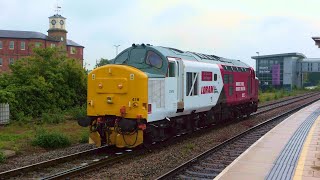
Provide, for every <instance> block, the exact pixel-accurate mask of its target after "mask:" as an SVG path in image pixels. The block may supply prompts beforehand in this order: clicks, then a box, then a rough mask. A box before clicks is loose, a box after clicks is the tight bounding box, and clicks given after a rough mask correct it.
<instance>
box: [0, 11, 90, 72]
mask: <svg viewBox="0 0 320 180" xmlns="http://www.w3.org/2000/svg"><path fill="white" fill-rule="evenodd" d="M65 20H66V18H64V17H63V16H61V15H59V14H55V15H53V16H51V17H49V30H48V35H45V34H43V33H40V32H33V31H14V30H0V73H1V72H5V71H8V70H9V64H12V63H14V61H15V60H17V59H20V58H22V57H25V56H29V55H30V54H32V49H33V48H34V47H42V48H48V47H59V48H61V49H62V50H63V51H65V52H66V53H67V57H69V58H74V59H77V60H79V63H80V64H81V65H83V48H84V47H83V46H82V45H80V44H77V43H76V42H74V41H72V40H70V39H67V33H68V32H67V30H66V29H65Z"/></svg>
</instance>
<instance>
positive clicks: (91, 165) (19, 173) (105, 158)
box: [0, 93, 319, 179]
mask: <svg viewBox="0 0 320 180" xmlns="http://www.w3.org/2000/svg"><path fill="white" fill-rule="evenodd" d="M317 94H319V93H314V94H308V95H303V96H299V97H295V98H290V99H287V100H284V101H279V102H278V104H279V103H280V104H281V105H279V106H285V105H288V104H291V103H293V102H297V101H299V100H301V99H305V98H306V97H313V96H316V95H317ZM284 102H286V103H284ZM269 106H274V107H273V108H267V109H265V110H263V111H259V114H261V113H263V112H266V111H271V110H272V109H275V108H277V107H279V106H276V104H275V103H272V104H270V105H269ZM275 106H276V107H275ZM263 107H264V108H265V107H268V106H263ZM254 115H257V114H254ZM216 128H219V126H218V127H216ZM206 129H209V128H206ZM202 132H203V131H202ZM202 132H201V131H197V132H195V133H193V134H192V136H195V135H197V134H200V135H201V133H202ZM185 137H188V135H185V136H181V137H179V138H180V139H184V138H185ZM179 138H175V140H173V141H175V142H176V141H179V140H178V139H179ZM169 144H170V142H169ZM158 146H159V145H158ZM101 152H103V153H102V155H100V156H98V157H94V158H89V160H88V159H86V160H78V161H77V162H76V163H73V164H72V167H71V168H67V169H64V170H59V171H58V172H57V173H51V174H50V173H49V174H50V175H48V174H46V175H44V176H41V177H42V178H43V179H62V178H66V177H72V176H75V175H77V174H79V173H84V172H88V171H91V170H92V169H96V168H99V167H102V166H106V165H108V164H112V163H115V162H120V161H123V160H124V159H126V158H129V157H130V156H133V155H138V154H141V153H143V152H145V151H144V150H140V149H138V150H137V151H135V152H131V151H130V150H128V151H123V150H122V154H121V153H119V151H118V152H117V150H115V149H112V148H110V147H100V148H95V149H91V150H87V151H83V152H79V153H75V154H71V155H68V156H63V157H60V158H56V159H52V160H48V161H44V162H40V163H37V164H33V165H29V166H25V167H20V168H16V169H12V170H9V171H5V172H0V179H8V178H10V177H18V178H21V177H25V176H24V175H25V174H30V172H32V171H34V172H38V171H41V170H42V169H44V168H47V167H56V166H57V165H59V166H60V164H63V163H65V162H68V161H74V160H76V159H81V158H83V157H90V156H95V155H97V154H99V153H100V154H101ZM106 154H107V155H106ZM40 174H41V173H40ZM29 176H30V175H29ZM31 178H39V177H35V176H32V177H31Z"/></svg>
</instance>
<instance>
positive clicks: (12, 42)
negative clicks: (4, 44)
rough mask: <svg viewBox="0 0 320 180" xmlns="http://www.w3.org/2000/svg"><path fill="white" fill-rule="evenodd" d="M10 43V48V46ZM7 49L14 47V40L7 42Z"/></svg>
mask: <svg viewBox="0 0 320 180" xmlns="http://www.w3.org/2000/svg"><path fill="white" fill-rule="evenodd" d="M11 45H12V48H11ZM9 49H11V50H13V49H14V41H10V42H9Z"/></svg>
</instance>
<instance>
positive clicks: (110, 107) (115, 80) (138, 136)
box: [87, 64, 148, 147]
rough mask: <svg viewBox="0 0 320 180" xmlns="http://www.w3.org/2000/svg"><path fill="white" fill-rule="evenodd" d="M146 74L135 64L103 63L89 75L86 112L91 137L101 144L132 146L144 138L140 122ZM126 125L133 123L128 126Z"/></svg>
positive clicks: (145, 99) (143, 116) (143, 117)
mask: <svg viewBox="0 0 320 180" xmlns="http://www.w3.org/2000/svg"><path fill="white" fill-rule="evenodd" d="M147 88H148V77H147V75H146V74H145V73H144V72H142V71H140V70H139V69H136V68H134V67H130V66H126V65H116V64H112V65H106V66H102V67H99V68H97V69H94V70H93V71H92V72H90V73H89V75H88V96H87V99H88V101H87V115H88V117H90V119H91V120H92V122H91V128H90V129H91V135H90V139H91V141H93V142H94V143H95V144H97V145H98V146H100V145H101V144H102V145H104V144H106V145H116V146H118V147H135V146H137V145H139V144H142V142H143V131H142V130H140V129H139V128H138V127H140V124H141V123H143V122H146V120H147V115H148V110H147V108H146V104H148V103H147V102H148V97H147V94H148V89H147ZM126 126H133V127H134V128H136V130H135V131H134V132H133V130H132V132H126V131H125V130H127V129H128V130H131V129H134V128H129V127H126ZM124 131H125V132H124Z"/></svg>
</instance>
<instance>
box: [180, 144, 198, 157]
mask: <svg viewBox="0 0 320 180" xmlns="http://www.w3.org/2000/svg"><path fill="white" fill-rule="evenodd" d="M195 147H196V146H195V145H194V144H193V143H188V144H186V145H185V146H184V147H183V150H182V152H183V154H188V153H189V152H191V151H192V150H193V149H194V148H195Z"/></svg>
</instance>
